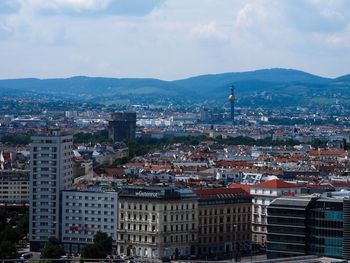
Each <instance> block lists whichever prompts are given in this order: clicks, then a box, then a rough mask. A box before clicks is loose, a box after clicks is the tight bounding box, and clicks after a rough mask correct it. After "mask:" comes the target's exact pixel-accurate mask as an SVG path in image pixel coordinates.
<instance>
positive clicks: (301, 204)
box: [267, 191, 350, 259]
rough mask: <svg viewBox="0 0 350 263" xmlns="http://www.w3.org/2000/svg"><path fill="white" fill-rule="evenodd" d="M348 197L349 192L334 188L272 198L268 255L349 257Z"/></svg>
mask: <svg viewBox="0 0 350 263" xmlns="http://www.w3.org/2000/svg"><path fill="white" fill-rule="evenodd" d="M303 199H304V201H303ZM349 200H350V191H338V192H328V193H324V194H322V195H319V194H318V195H313V196H306V197H290V198H278V199H276V200H275V201H273V202H272V204H271V205H270V206H269V208H268V237H267V255H268V258H270V259H273V258H278V257H281V256H284V257H288V256H294V255H305V254H306V255H317V256H324V257H331V258H344V259H350V254H349V246H348V244H349V240H350V235H349V230H348V228H347V226H349V225H350V217H349Z"/></svg>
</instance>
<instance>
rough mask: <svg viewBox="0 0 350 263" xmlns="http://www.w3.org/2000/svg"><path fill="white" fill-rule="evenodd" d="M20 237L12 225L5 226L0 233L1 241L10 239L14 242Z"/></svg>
mask: <svg viewBox="0 0 350 263" xmlns="http://www.w3.org/2000/svg"><path fill="white" fill-rule="evenodd" d="M20 239H21V236H20V234H19V233H18V231H17V229H15V228H13V227H12V226H7V227H5V229H4V230H3V231H2V232H1V233H0V240H2V241H10V242H12V243H16V242H18V241H19V240H20Z"/></svg>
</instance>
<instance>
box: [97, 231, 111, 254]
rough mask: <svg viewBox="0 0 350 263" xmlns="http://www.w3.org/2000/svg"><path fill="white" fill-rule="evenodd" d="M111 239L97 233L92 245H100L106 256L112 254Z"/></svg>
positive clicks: (105, 234)
mask: <svg viewBox="0 0 350 263" xmlns="http://www.w3.org/2000/svg"><path fill="white" fill-rule="evenodd" d="M112 243H113V239H112V237H110V236H109V235H108V234H107V233H105V232H102V231H97V232H96V234H95V236H94V244H96V245H100V246H101V247H102V249H103V251H104V252H105V253H106V254H108V253H111V252H112Z"/></svg>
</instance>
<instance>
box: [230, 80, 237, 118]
mask: <svg viewBox="0 0 350 263" xmlns="http://www.w3.org/2000/svg"><path fill="white" fill-rule="evenodd" d="M235 100H236V97H235V87H234V86H233V85H232V86H231V94H230V96H228V101H229V102H230V103H231V120H232V124H234V123H235Z"/></svg>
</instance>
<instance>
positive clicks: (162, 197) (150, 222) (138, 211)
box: [117, 186, 198, 258]
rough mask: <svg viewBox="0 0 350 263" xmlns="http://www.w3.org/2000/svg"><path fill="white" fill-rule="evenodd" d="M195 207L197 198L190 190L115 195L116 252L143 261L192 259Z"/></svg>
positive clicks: (149, 189)
mask: <svg viewBox="0 0 350 263" xmlns="http://www.w3.org/2000/svg"><path fill="white" fill-rule="evenodd" d="M197 206H198V202H197V196H196V195H195V194H194V193H193V191H192V190H190V189H178V188H173V187H156V186H152V187H137V186H130V187H128V188H125V189H123V190H122V191H121V192H120V194H119V211H118V213H119V227H118V241H117V244H118V247H117V252H118V253H119V254H125V255H135V256H141V257H146V258H162V257H173V258H179V257H180V256H189V255H196V244H197V241H198V237H197V233H198V224H197V222H198V207H197Z"/></svg>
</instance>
